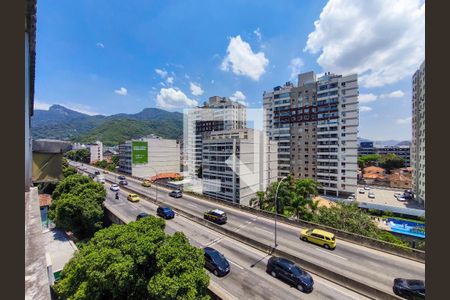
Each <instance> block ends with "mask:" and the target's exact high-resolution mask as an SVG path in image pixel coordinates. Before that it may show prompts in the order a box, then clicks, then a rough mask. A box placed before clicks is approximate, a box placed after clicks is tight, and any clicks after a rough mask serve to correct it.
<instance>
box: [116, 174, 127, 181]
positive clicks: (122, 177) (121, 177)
mask: <svg viewBox="0 0 450 300" xmlns="http://www.w3.org/2000/svg"><path fill="white" fill-rule="evenodd" d="M117 178H118V179H119V180H125V179H126V178H125V176H123V175H119V177H117Z"/></svg>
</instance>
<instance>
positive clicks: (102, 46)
mask: <svg viewBox="0 0 450 300" xmlns="http://www.w3.org/2000/svg"><path fill="white" fill-rule="evenodd" d="M96 46H97V47H98V48H105V45H103V43H97V45H96Z"/></svg>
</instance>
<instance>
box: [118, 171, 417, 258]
mask: <svg viewBox="0 0 450 300" xmlns="http://www.w3.org/2000/svg"><path fill="white" fill-rule="evenodd" d="M111 173H115V172H111ZM115 174H118V173H115ZM129 177H132V178H133V179H135V180H141V179H140V178H138V177H134V176H129ZM153 185H156V186H158V187H159V188H167V187H165V186H164V185H160V184H157V183H153ZM133 192H136V191H133ZM183 193H184V194H186V195H190V196H192V197H196V198H199V199H203V200H206V201H209V202H214V203H217V204H220V205H224V206H228V207H232V208H235V209H240V210H243V211H246V212H249V213H252V214H255V215H259V216H264V217H267V218H271V219H274V218H275V213H272V212H268V211H264V210H260V209H256V208H253V207H250V206H244V205H240V204H236V203H231V202H226V201H222V200H217V199H214V198H211V197H207V196H204V195H200V194H197V193H194V192H190V191H184V192H183ZM161 203H162V202H161ZM277 221H279V222H283V223H285V224H289V225H294V226H302V227H307V228H313V227H314V228H319V229H323V230H327V231H330V232H332V233H334V234H335V235H336V236H337V237H338V238H339V239H342V240H344V241H347V242H350V243H354V244H358V245H363V246H366V247H368V248H372V249H375V250H378V251H382V252H385V253H389V254H393V255H396V256H401V257H403V258H407V259H411V260H414V261H417V262H420V263H425V251H422V250H419V249H414V248H410V247H405V246H401V245H397V244H393V243H389V242H385V241H381V240H377V239H373V238H370V237H366V236H363V235H358V234H355V233H351V232H347V231H344V230H340V229H336V228H333V227H329V226H326V225H322V224H317V223H313V222H309V221H305V220H301V219H300V220H291V219H289V218H287V217H285V216H283V215H277Z"/></svg>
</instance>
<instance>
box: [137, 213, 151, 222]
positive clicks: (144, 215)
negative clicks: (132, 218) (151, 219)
mask: <svg viewBox="0 0 450 300" xmlns="http://www.w3.org/2000/svg"><path fill="white" fill-rule="evenodd" d="M148 216H150V215H149V214H148V213H145V212H142V213H140V214H138V215H137V217H136V221H137V220H140V219H142V218H145V217H148Z"/></svg>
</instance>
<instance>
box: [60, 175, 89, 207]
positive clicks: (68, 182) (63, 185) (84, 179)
mask: <svg viewBox="0 0 450 300" xmlns="http://www.w3.org/2000/svg"><path fill="white" fill-rule="evenodd" d="M90 181H92V179H90V178H89V177H88V176H85V175H81V174H74V175H71V176H68V177H66V178H64V179H63V180H61V181H60V182H59V183H58V185H57V186H56V188H55V190H54V191H53V194H52V198H53V201H57V200H58V199H59V197H60V196H61V195H62V194H64V193H70V191H71V190H72V189H73V188H75V186H77V185H80V184H84V183H88V182H90Z"/></svg>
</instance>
